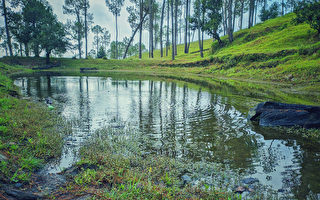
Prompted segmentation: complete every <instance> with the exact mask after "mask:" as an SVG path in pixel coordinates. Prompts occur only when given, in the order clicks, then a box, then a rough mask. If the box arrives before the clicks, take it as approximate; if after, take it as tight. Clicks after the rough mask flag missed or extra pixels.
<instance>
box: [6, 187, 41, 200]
mask: <svg viewBox="0 0 320 200" xmlns="http://www.w3.org/2000/svg"><path fill="white" fill-rule="evenodd" d="M5 194H6V195H8V196H9V197H12V198H15V199H18V200H37V199H42V197H41V196H40V195H36V194H33V193H31V192H24V191H20V190H14V189H7V190H6V191H5Z"/></svg>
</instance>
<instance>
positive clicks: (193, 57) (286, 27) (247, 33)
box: [130, 13, 320, 82]
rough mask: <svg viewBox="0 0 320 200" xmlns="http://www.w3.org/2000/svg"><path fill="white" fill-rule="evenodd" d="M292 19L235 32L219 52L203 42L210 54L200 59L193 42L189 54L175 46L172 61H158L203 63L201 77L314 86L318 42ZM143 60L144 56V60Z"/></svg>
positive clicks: (318, 73) (319, 72) (319, 74)
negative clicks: (296, 83)
mask: <svg viewBox="0 0 320 200" xmlns="http://www.w3.org/2000/svg"><path fill="white" fill-rule="evenodd" d="M294 17H295V14H293V13H291V14H288V15H285V16H283V17H278V18H276V19H271V20H268V21H266V22H264V23H261V24H257V25H256V26H254V27H253V28H251V29H244V30H241V31H238V32H236V33H235V34H234V42H233V43H232V44H229V42H228V38H227V36H224V37H222V40H223V42H224V43H225V45H224V47H223V48H220V47H219V46H218V43H217V42H212V40H206V41H205V42H204V49H208V48H209V47H210V50H209V51H205V53H204V58H201V57H200V55H199V53H195V52H197V51H198V50H199V48H198V42H193V43H192V44H191V47H190V53H189V54H184V53H183V51H184V45H178V56H177V57H176V60H175V61H170V58H171V56H170V55H171V52H169V56H168V57H165V58H162V60H165V62H166V63H167V64H170V65H171V64H172V65H171V66H201V65H202V63H203V64H204V65H205V68H204V69H203V71H202V72H203V73H209V74H214V75H223V76H228V77H243V78H254V79H260V80H261V79H263V80H277V81H293V82H301V81H302V82H305V81H316V82H317V81H319V80H320V38H319V36H317V32H316V31H315V30H313V29H311V28H310V26H309V25H308V24H299V25H295V24H293V23H292V19H293V18H294ZM154 55H155V60H157V61H159V60H161V58H160V51H159V50H156V51H155V53H154ZM147 56H148V55H147V53H145V54H144V58H146V57H147ZM130 59H132V60H134V59H136V58H130ZM144 60H150V59H148V58H146V59H144ZM207 61H209V64H208V63H207ZM186 63H195V64H197V65H193V64H190V65H188V64H186Z"/></svg>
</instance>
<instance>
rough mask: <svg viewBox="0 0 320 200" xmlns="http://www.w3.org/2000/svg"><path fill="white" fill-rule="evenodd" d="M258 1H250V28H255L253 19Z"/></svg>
mask: <svg viewBox="0 0 320 200" xmlns="http://www.w3.org/2000/svg"><path fill="white" fill-rule="evenodd" d="M255 1H256V0H249V17H248V19H249V22H248V28H251V27H252V26H253V17H254V5H255Z"/></svg>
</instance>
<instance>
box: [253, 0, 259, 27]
mask: <svg viewBox="0 0 320 200" xmlns="http://www.w3.org/2000/svg"><path fill="white" fill-rule="evenodd" d="M257 13H258V1H256V3H255V9H254V24H257Z"/></svg>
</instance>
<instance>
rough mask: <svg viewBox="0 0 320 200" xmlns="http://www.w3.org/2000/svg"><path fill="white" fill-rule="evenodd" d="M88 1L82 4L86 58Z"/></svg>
mask: <svg viewBox="0 0 320 200" xmlns="http://www.w3.org/2000/svg"><path fill="white" fill-rule="evenodd" d="M87 15H88V3H87V0H85V5H84V37H85V42H86V59H88V21H87V20H88V19H87Z"/></svg>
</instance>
